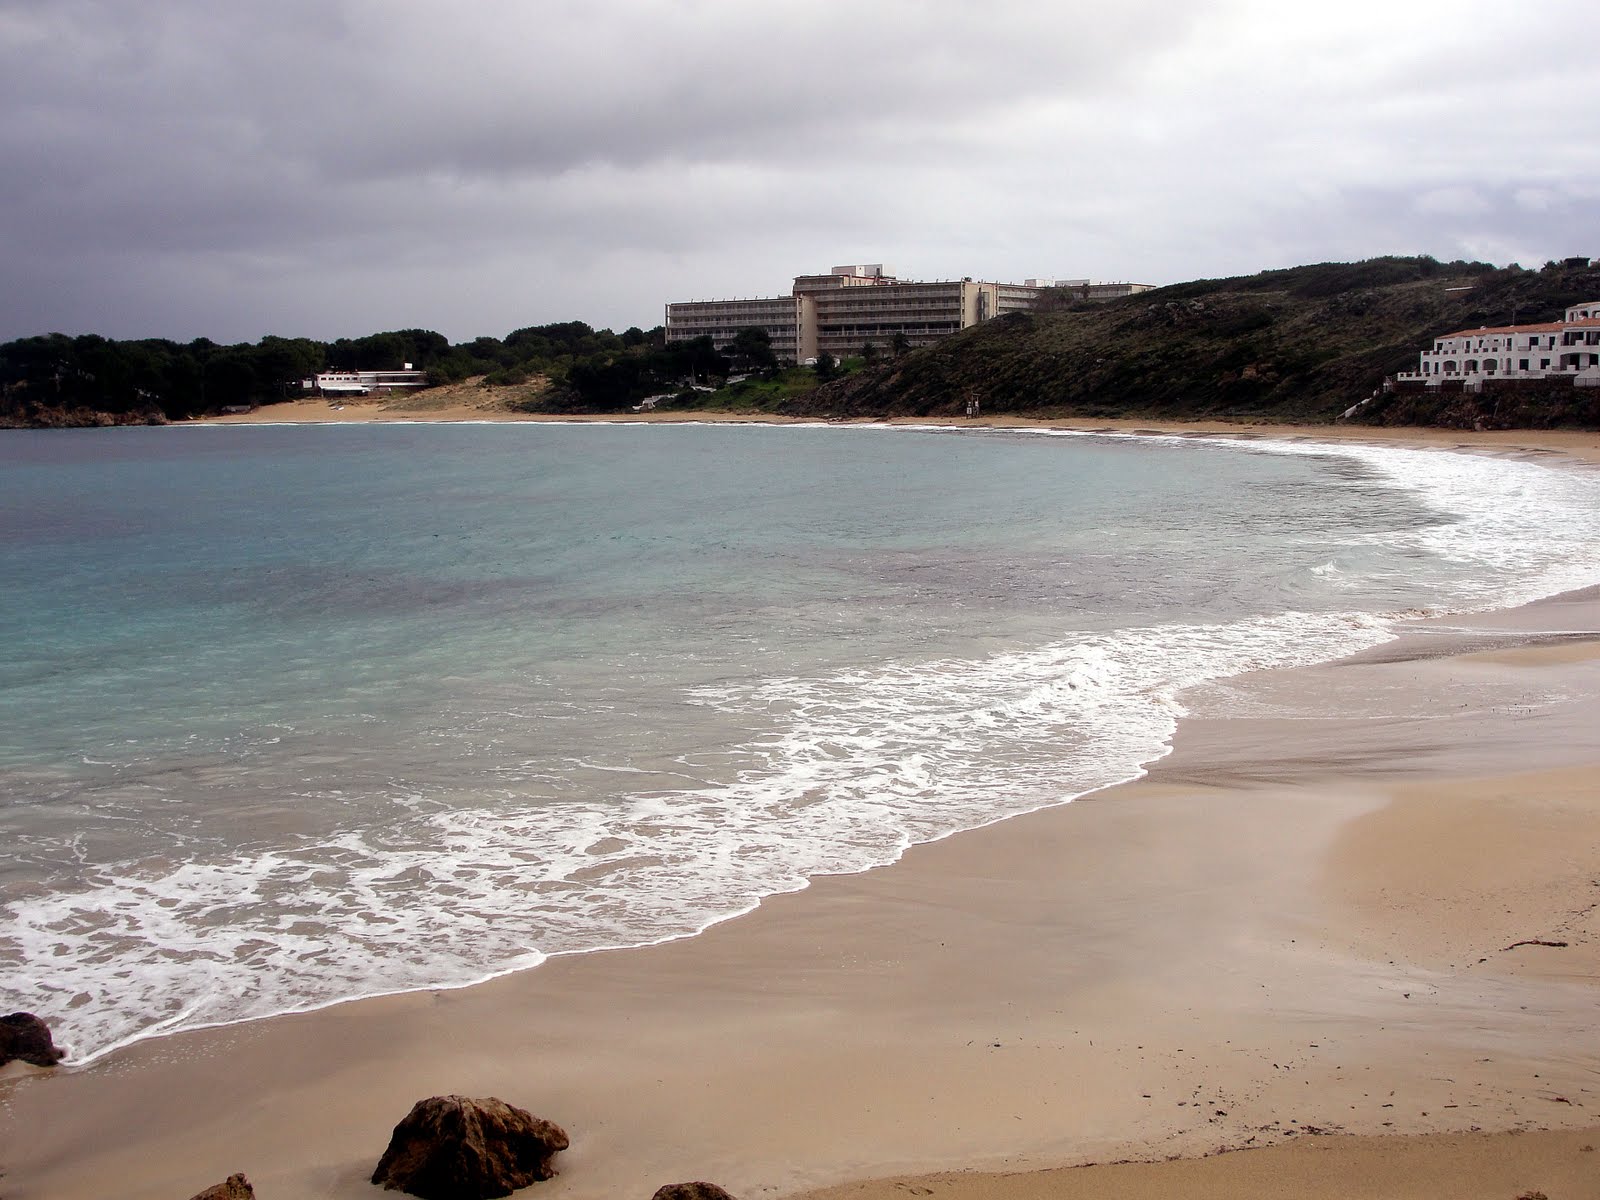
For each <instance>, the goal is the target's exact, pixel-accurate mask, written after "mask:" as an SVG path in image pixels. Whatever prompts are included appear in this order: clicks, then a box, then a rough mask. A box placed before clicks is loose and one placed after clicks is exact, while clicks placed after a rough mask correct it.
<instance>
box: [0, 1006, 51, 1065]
mask: <svg viewBox="0 0 1600 1200" xmlns="http://www.w3.org/2000/svg"><path fill="white" fill-rule="evenodd" d="M64 1057H65V1052H64V1051H61V1050H57V1049H56V1044H55V1042H54V1041H52V1040H51V1038H50V1026H48V1025H46V1024H45V1023H44V1022H43V1021H41V1020H40V1019H39V1018H38V1017H36V1016H34V1015H33V1014H32V1013H12V1014H11V1015H10V1016H9V1017H0V1067H3V1066H5V1065H6V1064H7V1063H8V1062H10V1061H12V1059H21V1060H22V1061H23V1062H25V1063H32V1064H33V1065H34V1066H36V1067H53V1066H55V1065H56V1064H57V1063H58V1062H60V1061H61V1060H62V1058H64Z"/></svg>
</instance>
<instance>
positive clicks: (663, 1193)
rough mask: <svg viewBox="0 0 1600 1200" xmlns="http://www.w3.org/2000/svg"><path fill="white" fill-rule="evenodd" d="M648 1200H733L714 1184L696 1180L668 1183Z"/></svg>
mask: <svg viewBox="0 0 1600 1200" xmlns="http://www.w3.org/2000/svg"><path fill="white" fill-rule="evenodd" d="M650 1200H733V1197H732V1196H730V1195H728V1193H727V1192H725V1191H723V1189H721V1188H719V1187H718V1186H717V1185H716V1184H714V1183H706V1182H705V1181H704V1180H697V1181H695V1182H694V1183H669V1184H667V1185H666V1186H665V1187H659V1188H657V1189H656V1194H655V1195H654V1196H651V1197H650Z"/></svg>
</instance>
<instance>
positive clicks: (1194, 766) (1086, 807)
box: [0, 435, 1600, 1200]
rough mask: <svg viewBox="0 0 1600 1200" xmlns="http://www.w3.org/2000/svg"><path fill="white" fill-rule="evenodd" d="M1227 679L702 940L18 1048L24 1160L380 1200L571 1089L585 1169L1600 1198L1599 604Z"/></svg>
mask: <svg viewBox="0 0 1600 1200" xmlns="http://www.w3.org/2000/svg"><path fill="white" fill-rule="evenodd" d="M1584 436H1592V435H1584ZM1190 706H1191V709H1192V711H1193V715H1192V716H1191V717H1189V718H1187V719H1185V720H1184V721H1183V722H1182V723H1181V725H1180V727H1179V732H1178V735H1177V737H1176V739H1175V742H1174V749H1173V752H1172V754H1171V755H1170V756H1168V757H1167V758H1165V759H1163V760H1161V761H1160V762H1158V763H1156V764H1155V765H1154V766H1153V767H1152V769H1151V771H1150V773H1149V776H1148V777H1147V778H1146V779H1144V780H1141V781H1140V782H1138V783H1135V784H1130V785H1125V786H1122V787H1118V788H1114V789H1109V790H1107V791H1105V792H1101V793H1098V794H1096V795H1094V796H1092V797H1087V798H1084V799H1081V800H1079V801H1077V802H1074V803H1072V804H1070V805H1066V806H1063V807H1058V808H1055V809H1050V810H1046V811H1043V812H1040V813H1036V814H1033V815H1031V816H1026V817H1021V818H1017V819H1014V820H1011V821H1006V822H1003V823H1000V824H997V825H994V826H991V827H989V828H987V829H983V830H977V831H973V832H970V833H966V834H962V835H958V836H956V837H953V838H949V839H947V840H945V841H942V842H939V843H935V844H932V845H927V846H922V847H917V848H914V849H913V850H911V851H910V852H908V853H907V854H906V856H905V857H904V858H903V859H902V860H901V861H900V862H899V863H897V864H895V865H894V866H891V867H888V868H884V869H882V870H878V871H874V872H870V873H867V874H864V875H856V876H846V877H831V878H822V879H819V880H816V881H815V882H814V883H813V885H812V886H811V887H810V888H809V889H807V890H806V891H804V892H801V893H796V894H793V895H788V896H779V897H774V898H772V899H770V900H768V901H767V902H766V903H764V904H763V905H762V906H761V907H760V909H758V910H757V911H756V912H754V913H751V914H749V915H747V916H745V917H742V918H739V919H737V920H733V921H729V922H726V923H724V924H722V925H720V926H717V927H716V928H714V929H712V930H710V931H708V932H706V933H705V934H702V935H701V936H699V937H696V938H692V939H687V940H684V941H680V942H674V943H669V944H664V945H661V946H656V947H650V948H644V949H636V950H628V951H618V952H611V953H601V954H589V955H580V956H573V957H568V958H560V959H556V960H552V961H551V962H549V963H547V964H546V965H545V966H543V967H541V968H539V969H538V970H535V971H531V972H526V973H523V974H519V975H514V976H508V977H506V978H503V979H500V980H497V981H494V982H492V983H488V984H484V985H480V986H478V987H474V988H468V989H463V990H460V991H454V992H431V993H419V994H414V995H407V996H398V997H389V998H382V999H376V1000H368V1001H361V1002H356V1003H351V1004H346V1005H341V1006H338V1007H335V1008H332V1009H327V1010H324V1011H321V1012H317V1013H310V1014H303V1015H300V1016H292V1017H283V1018H277V1019H273V1020H268V1021H261V1022H256V1023H253V1024H250V1025H245V1026H235V1027H230V1028H226V1029H218V1030H208V1031H199V1032H196V1033H192V1034H186V1035H182V1036H178V1037H172V1038H167V1039H163V1040H159V1041H153V1042H145V1043H141V1044H139V1045H136V1046H133V1047H131V1048H129V1049H127V1050H125V1051H123V1052H120V1053H117V1054H114V1055H111V1056H108V1057H107V1058H105V1059H102V1060H100V1061H99V1062H97V1063H95V1064H94V1065H93V1066H91V1067H89V1068H85V1069H81V1070H72V1069H67V1070H62V1071H58V1072H56V1073H54V1074H52V1075H47V1074H43V1073H25V1074H23V1075H19V1073H18V1072H16V1071H13V1072H12V1073H11V1075H10V1076H9V1077H8V1078H7V1079H6V1080H5V1081H0V1168H3V1169H4V1171H5V1175H4V1177H3V1178H0V1195H4V1197H5V1198H6V1200H43V1198H45V1197H49V1198H51V1200H74V1198H76V1197H91V1196H92V1197H98V1196H101V1195H105V1194H107V1192H108V1190H111V1191H114V1194H116V1195H118V1196H122V1197H128V1198H130V1200H139V1198H142V1197H150V1198H151V1200H155V1198H157V1197H167V1198H170V1197H180V1198H181V1197H183V1196H187V1195H191V1194H192V1193H194V1192H196V1191H198V1190H200V1189H201V1188H202V1187H204V1186H206V1185H208V1184H211V1183H214V1182H217V1181H220V1180H221V1179H222V1178H223V1177H225V1176H226V1175H228V1174H230V1173H231V1172H234V1171H243V1172H245V1173H246V1174H247V1175H248V1176H249V1177H250V1178H251V1180H252V1181H253V1182H254V1184H255V1185H256V1190H257V1194H258V1196H260V1197H262V1200H274V1198H276V1197H308V1196H324V1197H357V1196H371V1195H375V1194H376V1193H375V1192H373V1191H372V1189H371V1187H370V1185H369V1184H367V1183H366V1177H367V1175H368V1173H369V1172H370V1171H371V1169H372V1167H373V1165H374V1164H375V1162H376V1160H377V1157H378V1155H379V1154H380V1153H381V1152H382V1150H383V1147H384V1145H385V1144H386V1142H387V1138H388V1134H389V1131H390V1129H391V1127H392V1126H393V1124H394V1123H395V1122H396V1121H397V1120H399V1118H400V1117H401V1116H403V1115H404V1113H405V1111H406V1110H407V1109H408V1108H409V1107H410V1105H411V1103H412V1102H413V1101H415V1100H417V1099H419V1098H421V1097H423V1096H426V1095H430V1094H435V1093H443V1092H457V1093H463V1094H468V1095H498V1096H500V1097H502V1098H504V1099H506V1100H508V1101H509V1102H511V1103H514V1104H518V1105H521V1106H523V1107H526V1108H529V1109H531V1110H532V1111H534V1112H536V1113H539V1114H540V1115H543V1116H546V1117H549V1118H551V1119H553V1120H556V1121H558V1122H560V1123H561V1124H563V1125H564V1126H565V1127H566V1128H567V1129H568V1131H569V1133H571V1135H572V1138H573V1143H574V1144H573V1148H572V1149H571V1150H570V1151H568V1152H566V1153H565V1154H563V1155H561V1156H560V1158H559V1159H558V1163H559V1164H560V1165H561V1166H562V1171H563V1174H562V1175H561V1176H560V1177H559V1178H558V1179H557V1180H555V1181H553V1182H551V1183H549V1184H544V1185H540V1186H539V1187H538V1189H537V1194H539V1195H544V1196H548V1197H551V1198H552V1200H563V1198H567V1197H572V1198H579V1197H582V1198H588V1197H602V1196H605V1197H616V1196H630V1195H631V1196H637V1197H640V1198H641V1200H643V1198H645V1197H648V1196H649V1195H650V1194H651V1192H653V1191H654V1189H655V1188H656V1187H657V1186H659V1185H660V1184H663V1183H668V1182H675V1181H680V1180H685V1179H713V1180H716V1181H718V1182H720V1183H722V1184H723V1185H724V1186H726V1187H728V1188H729V1189H730V1190H732V1191H733V1192H734V1193H735V1194H736V1195H739V1196H743V1197H753V1196H761V1195H766V1196H777V1195H790V1194H794V1193H797V1192H802V1191H806V1190H807V1189H815V1188H826V1187H842V1188H843V1190H841V1191H837V1192H833V1193H829V1195H830V1196H845V1195H849V1196H852V1197H873V1198H876V1197H884V1198H888V1197H895V1198H896V1200H899V1198H900V1197H903V1196H904V1195H906V1194H907V1193H910V1194H913V1195H925V1194H938V1195H946V1194H948V1195H950V1196H952V1197H959V1196H961V1195H970V1196H974V1197H979V1196H981V1197H1009V1198H1011V1200H1030V1198H1031V1197H1033V1196H1035V1195H1044V1194H1049V1195H1062V1196H1070V1195H1096V1196H1128V1197H1135V1196H1141V1197H1142V1196H1162V1197H1168V1196H1171V1197H1177V1196H1208V1195H1215V1196H1253V1195H1261V1196H1266V1195H1273V1196H1308V1197H1310V1196H1335V1195H1338V1196H1365V1195H1371V1196H1440V1195H1450V1196H1460V1197H1475V1196H1483V1197H1486V1198H1487V1197H1503V1198H1504V1200H1511V1198H1512V1197H1514V1196H1516V1195H1518V1194H1519V1193H1520V1192H1522V1191H1533V1190H1542V1191H1544V1192H1545V1193H1546V1194H1547V1195H1549V1196H1550V1197H1551V1198H1552V1200H1558V1198H1560V1197H1572V1196H1585V1195H1587V1196H1596V1195H1600V1161H1597V1160H1596V1158H1595V1152H1594V1151H1592V1150H1585V1149H1584V1147H1585V1146H1592V1145H1595V1144H1597V1143H1600V1132H1597V1127H1600V1056H1597V1054H1596V1049H1595V1047H1596V1042H1595V1031H1596V1029H1597V1028H1600V987H1597V979H1600V917H1597V913H1600V866H1597V865H1596V864H1600V599H1597V598H1596V595H1594V594H1581V595H1576V596H1571V597H1565V598H1560V599H1558V600H1554V601H1548V602H1543V603H1540V604H1536V605H1531V606H1528V607H1526V608H1523V609H1518V610H1513V611H1511V612H1506V613H1499V614H1492V615H1488V616H1484V617H1478V618H1472V619H1461V620H1441V621H1431V622H1428V621H1425V622H1418V623H1416V624H1415V625H1414V626H1413V627H1412V628H1411V629H1410V630H1409V631H1408V633H1407V635H1406V637H1405V638H1403V639H1402V640H1401V641H1400V642H1398V643H1393V644H1390V645H1387V646H1384V647H1380V648H1378V649H1377V650H1375V651H1371V652H1368V653H1367V654H1365V655H1361V656H1357V657H1356V658H1354V659H1350V660H1346V661H1343V662H1340V663H1336V664H1328V665H1324V666H1319V667H1314V668H1309V669H1301V670H1295V671H1284V672H1264V673H1258V674H1256V675H1252V676H1245V677H1241V678H1239V679H1235V680H1230V681H1226V682H1224V683H1222V684H1220V685H1216V686H1213V687H1211V688H1208V689H1205V690H1204V691H1203V692H1201V693H1198V694H1196V695H1194V696H1193V697H1191V700H1190ZM1541 943H1546V944H1541ZM1548 943H1564V944H1561V945H1554V944H1548ZM1538 1130H1551V1131H1555V1132H1553V1133H1548V1134H1546V1133H1538V1132H1520V1133H1509V1132H1508V1131H1538ZM1394 1135H1406V1136H1394ZM1490 1135H1495V1136H1490ZM1463 1139H1464V1140H1463ZM1264 1146H1272V1147H1274V1148H1273V1149H1271V1150H1262V1149H1260V1148H1261V1147H1264ZM1220 1149H1229V1150H1235V1149H1238V1150H1247V1152H1244V1153H1229V1154H1223V1155H1220V1156H1218V1155H1216V1153H1215V1152H1216V1151H1218V1150H1220ZM1169 1158H1176V1159H1178V1160H1179V1161H1174V1162H1164V1161H1163V1160H1166V1159H1169ZM1122 1160H1139V1161H1140V1162H1141V1163H1144V1164H1149V1165H1136V1166H1129V1167H1103V1166H1096V1167H1088V1168H1083V1167H1079V1166H1078V1164H1086V1163H1102V1164H1104V1163H1115V1162H1119V1161H1122ZM1036 1171H1043V1172H1044V1173H1043V1174H1034V1173H1031V1172H1036ZM938 1172H957V1173H958V1174H955V1175H953V1176H952V1175H948V1174H937V1173H938ZM1450 1172H1454V1174H1450ZM930 1173H931V1174H930ZM913 1176H914V1178H908V1177H913ZM872 1180H877V1181H878V1182H862V1181H872ZM1074 1188H1076V1189H1079V1190H1077V1191H1074V1190H1072V1189H1074ZM1585 1189H1587V1190H1585Z"/></svg>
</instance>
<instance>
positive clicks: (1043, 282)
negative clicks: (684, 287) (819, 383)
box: [665, 263, 1150, 362]
mask: <svg viewBox="0 0 1600 1200" xmlns="http://www.w3.org/2000/svg"><path fill="white" fill-rule="evenodd" d="M1067 285H1070V286H1073V287H1074V288H1083V289H1086V290H1085V292H1084V295H1085V297H1086V298H1090V299H1112V298H1114V296H1118V295H1122V296H1126V295H1131V294H1133V293H1134V292H1142V291H1148V290H1149V288H1150V285H1149V284H1140V283H1118V284H1090V283H1089V281H1088V280H1067V281H1058V280H1054V279H1030V280H1028V281H1027V282H1026V283H983V282H977V281H974V280H972V279H960V280H940V281H934V282H917V281H912V280H905V279H899V278H896V276H895V274H894V271H893V270H892V269H891V268H889V267H887V266H885V265H884V264H883V263H862V264H855V265H850V266H842V267H834V268H832V269H831V270H829V271H828V273H827V274H825V275H798V276H796V277H795V281H794V287H793V288H792V289H791V291H790V294H789V295H788V296H779V297H764V298H760V299H752V300H690V301H682V302H676V303H672V304H668V305H667V306H666V321H665V329H666V337H667V342H668V343H669V344H670V343H672V342H687V341H692V340H693V339H695V338H698V337H709V338H711V340H712V341H713V342H715V343H716V345H717V348H718V349H722V348H723V347H725V346H726V345H727V344H728V343H729V342H731V341H732V340H733V338H734V336H735V335H736V334H737V333H738V332H739V331H740V330H741V329H749V328H757V329H764V330H766V332H767V336H768V337H769V338H770V339H771V340H772V348H773V350H774V351H775V352H776V353H777V355H778V357H779V358H780V359H783V360H786V361H789V362H808V361H810V360H812V359H814V358H816V357H817V356H818V355H819V354H824V353H826V354H831V355H833V356H834V357H835V358H843V357H845V356H846V355H850V354H859V353H860V352H861V348H862V347H863V346H864V345H866V344H868V343H869V342H870V343H871V344H872V345H874V346H878V347H888V346H889V345H890V343H891V342H893V341H894V339H895V338H896V337H903V338H904V339H905V340H906V342H908V343H909V344H910V345H911V346H912V347H918V346H928V345H932V344H933V343H934V342H936V341H938V340H939V339H940V338H945V337H949V336H950V335H951V334H953V333H959V332H960V331H961V330H963V329H966V328H968V327H969V326H972V325H977V324H980V323H982V322H984V321H987V320H989V319H990V318H991V317H997V316H1001V315H1002V314H1004V313H1008V312H1018V311H1025V310H1027V309H1029V308H1032V307H1033V306H1034V305H1035V304H1036V303H1037V302H1038V300H1039V298H1040V297H1041V296H1042V295H1044V293H1045V292H1046V291H1047V290H1048V289H1050V288H1054V287H1057V286H1067ZM1091 292H1100V293H1102V294H1099V295H1091Z"/></svg>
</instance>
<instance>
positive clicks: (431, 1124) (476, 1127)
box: [372, 1096, 569, 1200]
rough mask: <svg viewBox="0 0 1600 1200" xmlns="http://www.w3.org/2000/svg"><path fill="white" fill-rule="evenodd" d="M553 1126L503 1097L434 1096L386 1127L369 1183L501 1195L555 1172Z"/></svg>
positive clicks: (479, 1198) (557, 1141)
mask: <svg viewBox="0 0 1600 1200" xmlns="http://www.w3.org/2000/svg"><path fill="white" fill-rule="evenodd" d="M568 1144H569V1143H568V1141H567V1135H566V1132H565V1131H564V1130H563V1129H562V1128H561V1126H559V1125H557V1124H555V1123H554V1122H552V1121H546V1120H544V1119H543V1118H542V1117H536V1116H534V1115H533V1114H531V1113H528V1112H524V1111H523V1110H522V1109H520V1108H513V1107H512V1106H511V1105H509V1104H507V1103H506V1102H505V1101H504V1100H497V1099H495V1098H494V1097H492V1096H491V1097H489V1098H488V1099H485V1100H471V1099H468V1098H467V1097H466V1096H434V1097H431V1098H430V1099H427V1100H419V1101H417V1103H416V1104H415V1105H414V1106H413V1107H412V1109H411V1111H410V1112H409V1113H407V1114H406V1118H405V1120H403V1121H401V1122H400V1124H398V1125H396V1126H395V1127H394V1136H393V1137H392V1138H390V1139H389V1148H388V1149H387V1150H385V1151H384V1152H383V1158H382V1159H380V1160H379V1162H378V1169H377V1170H375V1171H374V1172H373V1173H372V1182H373V1183H380V1184H382V1185H383V1186H384V1187H386V1188H392V1189H395V1190H397V1191H402V1192H409V1193H411V1194H412V1195H413V1196H421V1197H423V1200H483V1198H487V1197H491V1196H509V1195H510V1194H511V1193H512V1192H514V1191H516V1190H517V1189H518V1188H524V1187H527V1186H528V1185H529V1184H530V1183H534V1182H536V1181H538V1180H541V1179H549V1178H550V1177H551V1176H552V1175H554V1174H555V1173H556V1169H555V1167H553V1166H552V1165H551V1163H550V1159H551V1156H552V1155H554V1154H555V1153H556V1152H557V1151H558V1150H565V1149H566V1148H567V1146H568Z"/></svg>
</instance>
